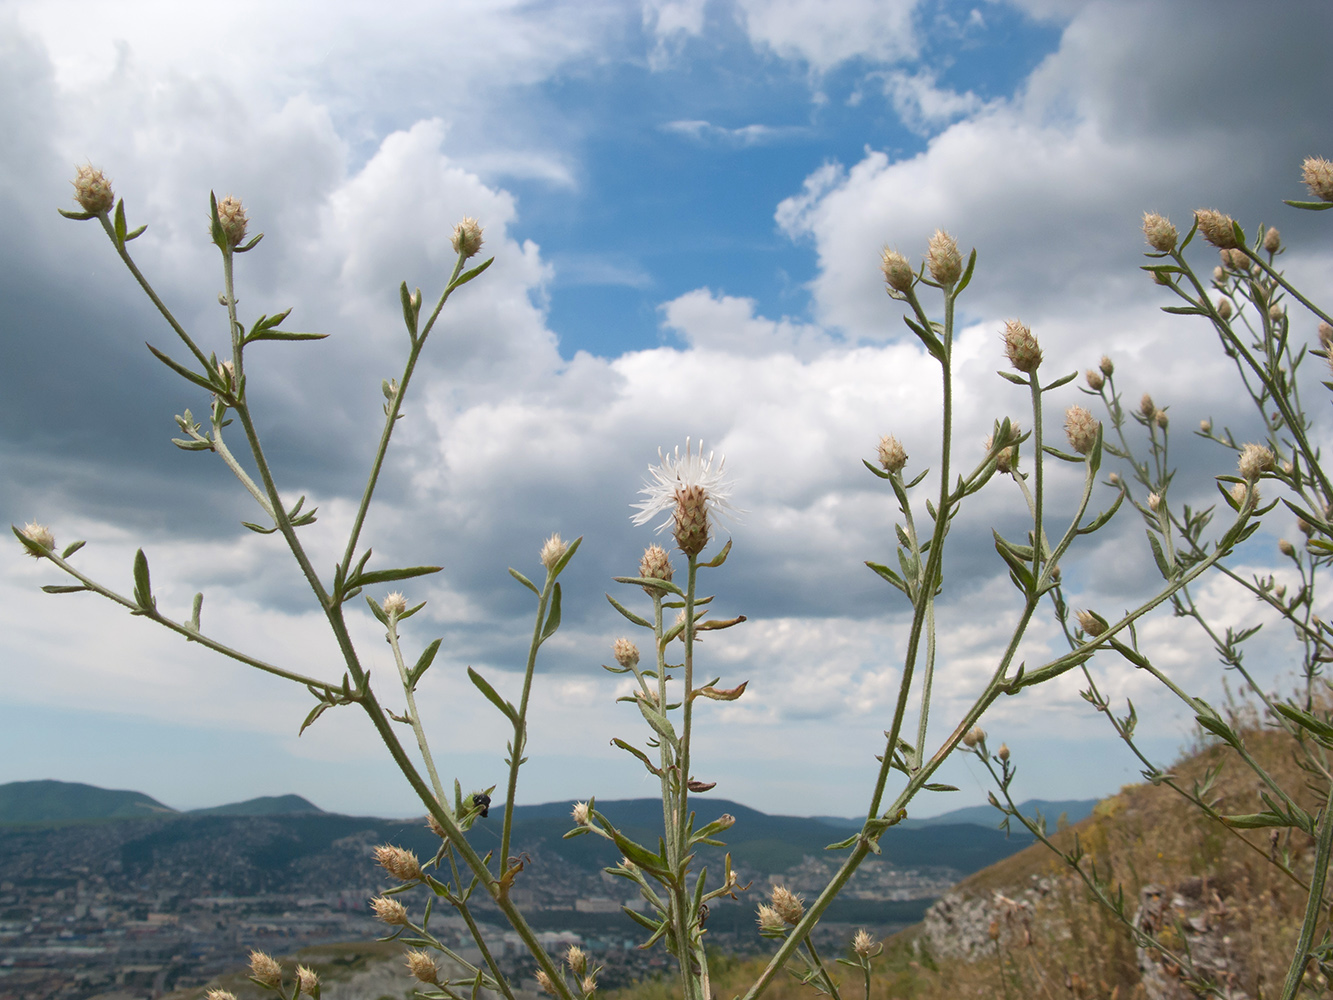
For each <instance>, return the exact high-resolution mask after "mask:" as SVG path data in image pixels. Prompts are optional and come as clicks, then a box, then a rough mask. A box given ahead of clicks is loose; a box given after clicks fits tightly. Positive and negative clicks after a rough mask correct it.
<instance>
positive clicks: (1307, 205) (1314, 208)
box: [70, 200, 1333, 218]
mask: <svg viewBox="0 0 1333 1000" xmlns="http://www.w3.org/2000/svg"><path fill="white" fill-rule="evenodd" d="M1282 204H1284V205H1290V206H1291V207H1292V208H1303V209H1305V210H1306V211H1307V212H1323V211H1325V210H1327V209H1330V208H1333V201H1285V200H1284V201H1283V202H1282ZM70 218H73V216H70Z"/></svg>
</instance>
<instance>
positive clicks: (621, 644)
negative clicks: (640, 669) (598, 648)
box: [611, 636, 639, 668]
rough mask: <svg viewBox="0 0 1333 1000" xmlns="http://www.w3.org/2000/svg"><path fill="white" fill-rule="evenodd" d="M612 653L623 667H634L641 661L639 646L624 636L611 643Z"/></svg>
mask: <svg viewBox="0 0 1333 1000" xmlns="http://www.w3.org/2000/svg"><path fill="white" fill-rule="evenodd" d="M611 655H612V656H614V657H615V658H616V662H617V663H619V664H620V665H621V666H622V667H626V668H628V667H632V666H634V665H635V664H636V663H638V662H639V647H638V646H636V645H634V643H633V642H632V641H630V640H629V639H626V638H624V637H623V636H622V637H621V638H619V639H617V640H616V641H615V642H614V643H613V644H612V645H611Z"/></svg>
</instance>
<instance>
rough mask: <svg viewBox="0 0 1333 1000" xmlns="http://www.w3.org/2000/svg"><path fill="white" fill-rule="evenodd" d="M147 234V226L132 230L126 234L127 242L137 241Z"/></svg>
mask: <svg viewBox="0 0 1333 1000" xmlns="http://www.w3.org/2000/svg"><path fill="white" fill-rule="evenodd" d="M146 232H148V227H147V226H140V227H139V228H138V229H131V230H130V231H129V232H128V233H126V234H125V242H126V243H128V242H129V241H130V240H137V239H138V238H139V237H140V236H142V235H143V234H144V233H146Z"/></svg>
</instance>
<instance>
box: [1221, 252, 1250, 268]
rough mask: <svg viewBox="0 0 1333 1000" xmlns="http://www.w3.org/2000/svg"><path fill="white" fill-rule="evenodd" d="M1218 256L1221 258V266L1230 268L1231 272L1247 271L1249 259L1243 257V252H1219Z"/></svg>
mask: <svg viewBox="0 0 1333 1000" xmlns="http://www.w3.org/2000/svg"><path fill="white" fill-rule="evenodd" d="M1218 256H1219V257H1221V258H1222V266H1223V267H1227V268H1230V269H1231V270H1233V271H1249V269H1250V258H1248V257H1246V256H1245V251H1244V250H1237V249H1231V250H1219V251H1218Z"/></svg>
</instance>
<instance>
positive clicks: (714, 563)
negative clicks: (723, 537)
mask: <svg viewBox="0 0 1333 1000" xmlns="http://www.w3.org/2000/svg"><path fill="white" fill-rule="evenodd" d="M730 552H731V539H730V538H728V539H727V544H726V545H724V546H722V551H721V552H719V553H718V554H717V555H715V556H713V558H712V559H710V560H708V562H706V563H704V565H705V566H708V567H710V568H716V567H718V566H721V565H722V564H723V563H724V562H726V561H727V555H728V553H730Z"/></svg>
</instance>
